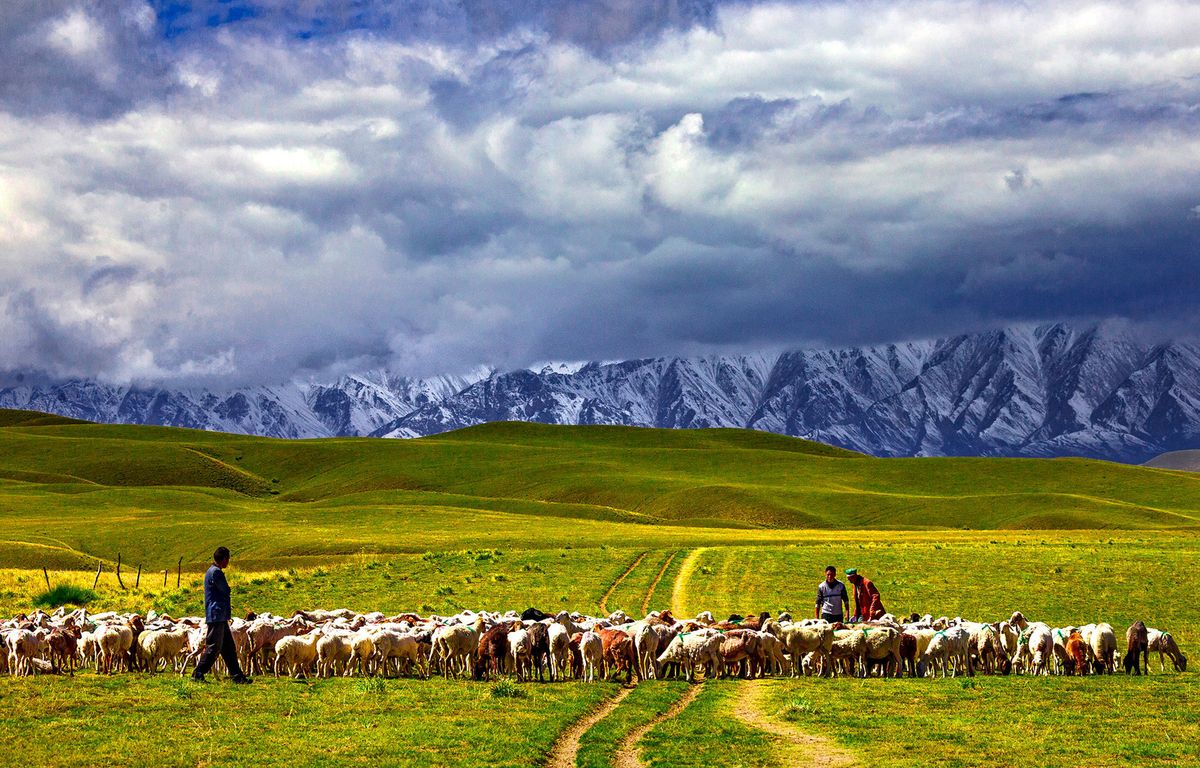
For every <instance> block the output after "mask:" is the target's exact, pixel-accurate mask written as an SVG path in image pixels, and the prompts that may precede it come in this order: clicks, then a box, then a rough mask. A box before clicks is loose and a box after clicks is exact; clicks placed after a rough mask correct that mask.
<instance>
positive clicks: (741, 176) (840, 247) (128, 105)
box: [0, 0, 1200, 385]
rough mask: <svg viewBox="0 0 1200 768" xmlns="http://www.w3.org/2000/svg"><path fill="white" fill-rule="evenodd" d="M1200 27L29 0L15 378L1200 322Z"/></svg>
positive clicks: (509, 360)
mask: <svg viewBox="0 0 1200 768" xmlns="http://www.w3.org/2000/svg"><path fill="white" fill-rule="evenodd" d="M1198 129H1200V5H1197V4H1194V3H1187V2H1166V1H1164V0H1131V1H1129V2H1097V1H1094V0H1070V1H1067V2H1036V3H1033V2H1030V3H1014V2H981V1H979V0H969V1H968V0H964V1H963V2H946V1H941V0H939V1H931V0H913V1H912V2H832V1H828V2H811V3H781V2H769V3H759V2H752V1H749V0H742V1H738V2H719V1H718V0H708V1H704V2H695V1H693V0H661V1H660V0H571V2H548V0H540V1H539V0H530V1H528V2H525V1H521V2H503V3H499V2H496V3H487V2H478V1H477V0H463V1H462V2H451V1H450V0H424V1H415V2H376V1H374V0H356V1H351V2H345V1H343V2H332V1H328V2H327V1H326V0H290V1H285V0H262V1H260V2H252V1H251V0H228V1H226V0H194V1H193V2H153V3H145V2H141V1H140V0H104V2H78V1H74V2H63V1H61V0H5V2H3V3H0V331H2V332H0V370H2V371H7V372H9V374H11V373H12V372H15V371H36V372H41V373H44V374H47V375H50V376H55V377H76V376H81V377H95V378H99V379H102V380H106V381H113V382H141V383H148V382H154V383H162V384H189V385H196V384H208V383H214V384H215V383H218V382H219V383H223V384H238V385H241V384H253V383H269V382H277V381H285V380H289V379H293V378H298V379H331V378H334V377H336V376H338V375H341V374H344V373H348V372H354V371H363V370H368V369H375V368H381V367H386V368H389V369H391V370H393V371H395V372H398V373H403V374H408V375H416V376H425V375H433V374H438V373H455V372H462V371H466V370H470V369H474V368H477V367H479V366H481V365H488V366H495V367H498V368H515V367H519V366H523V365H528V364H531V363H533V362H535V361H543V360H580V359H623V358H633V357H645V356H658V355H700V354H710V353H713V354H715V353H729V352H748V351H753V350H761V349H776V348H783V347H798V346H814V345H819V346H841V345H858V344H869V343H881V342H888V341H897V340H903V339H912V338H929V337H937V336H945V335H950V334H955V333H960V332H968V331H973V330H979V329H983V328H992V327H997V326H1002V325H1007V324H1012V323H1029V322H1043V321H1060V320H1061V321H1068V322H1079V323H1087V322H1095V321H1101V320H1107V319H1113V318H1116V319H1120V320H1121V321H1122V322H1127V323H1129V324H1131V326H1134V327H1138V328H1144V329H1147V330H1148V332H1152V333H1159V334H1162V335H1163V336H1164V337H1165V336H1177V335H1179V334H1185V335H1186V334H1194V333H1195V330H1196V325H1195V319H1196V318H1197V317H1198V316H1200V313H1198V310H1200V278H1198V275H1200V252H1198V245H1200V184H1198V183H1197V182H1198V181H1200V130H1198Z"/></svg>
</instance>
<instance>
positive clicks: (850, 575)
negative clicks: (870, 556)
mask: <svg viewBox="0 0 1200 768" xmlns="http://www.w3.org/2000/svg"><path fill="white" fill-rule="evenodd" d="M846 580H847V581H849V582H850V583H851V584H857V583H858V582H860V581H862V576H859V575H858V569H857V568H847V569H846Z"/></svg>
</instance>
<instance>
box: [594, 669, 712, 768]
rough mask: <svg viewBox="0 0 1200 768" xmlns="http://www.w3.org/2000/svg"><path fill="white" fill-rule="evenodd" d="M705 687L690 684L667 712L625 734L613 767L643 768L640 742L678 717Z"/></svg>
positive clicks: (614, 756)
mask: <svg viewBox="0 0 1200 768" xmlns="http://www.w3.org/2000/svg"><path fill="white" fill-rule="evenodd" d="M703 689H704V686H703V684H696V685H692V686H690V687H689V688H688V689H687V690H686V691H684V693H683V696H680V697H679V700H678V701H676V702H675V703H674V704H672V705H671V706H670V708H668V709H667V711H666V712H663V713H662V714H660V715H657V716H656V717H655V718H654V719H652V720H650V721H649V722H647V723H643V724H642V725H639V726H638V727H637V728H634V729H633V730H632V731H630V732H629V733H627V734H625V738H623V739H621V741H620V743H619V744H617V751H616V752H615V753H614V754H613V768H643V763H642V758H641V757H639V756H638V742H639V741H641V740H642V737H643V736H645V735H646V734H647V733H649V732H650V731H651V730H653V728H654V727H655V726H657V725H658V724H660V723H664V722H666V721H667V720H670V719H672V718H674V717H678V716H679V713H680V712H682V711H683V710H685V709H687V706H688V705H689V704H691V703H692V702H693V701H695V700H696V697H697V696H699V695H700V691H702V690H703Z"/></svg>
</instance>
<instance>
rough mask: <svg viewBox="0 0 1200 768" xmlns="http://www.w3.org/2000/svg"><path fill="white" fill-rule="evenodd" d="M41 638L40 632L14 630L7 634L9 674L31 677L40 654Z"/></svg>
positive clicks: (23, 629)
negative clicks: (35, 660)
mask: <svg viewBox="0 0 1200 768" xmlns="http://www.w3.org/2000/svg"><path fill="white" fill-rule="evenodd" d="M42 641H43V637H42V635H41V634H40V631H34V630H32V629H25V628H21V629H16V630H14V631H12V632H10V633H9V634H8V637H7V638H6V642H7V645H8V668H9V674H10V675H12V676H13V677H16V676H17V675H32V674H33V671H34V668H35V666H36V665H35V664H34V663H33V660H34V659H36V658H37V657H38V656H39V655H40V654H41V652H42Z"/></svg>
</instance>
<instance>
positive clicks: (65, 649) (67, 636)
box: [46, 624, 80, 676]
mask: <svg viewBox="0 0 1200 768" xmlns="http://www.w3.org/2000/svg"><path fill="white" fill-rule="evenodd" d="M79 637H80V632H79V628H78V627H76V626H75V625H73V624H72V625H70V626H68V627H57V628H55V629H54V630H52V631H51V632H50V636H49V637H48V638H47V639H46V645H47V646H48V647H49V650H50V654H49V655H50V669H51V671H52V672H54V674H58V673H59V672H61V671H62V670H66V671H67V673H68V674H70V675H72V676H73V675H74V674H75V660H76V653H77V651H78V644H79Z"/></svg>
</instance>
